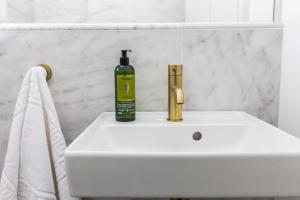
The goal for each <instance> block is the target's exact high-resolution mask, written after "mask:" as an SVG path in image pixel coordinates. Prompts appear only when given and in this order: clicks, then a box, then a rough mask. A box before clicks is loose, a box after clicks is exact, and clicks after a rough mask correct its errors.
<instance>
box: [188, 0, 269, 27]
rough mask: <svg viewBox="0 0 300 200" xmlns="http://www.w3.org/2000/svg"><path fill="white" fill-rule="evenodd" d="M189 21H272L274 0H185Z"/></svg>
mask: <svg viewBox="0 0 300 200" xmlns="http://www.w3.org/2000/svg"><path fill="white" fill-rule="evenodd" d="M185 1H186V6H185V14H186V21H187V22H203V21H204V22H216V21H217V22H220V21H221V22H222V21H229V22H233V21H250V22H257V21H258V22H261V21H262V22H272V21H273V6H274V0H185Z"/></svg>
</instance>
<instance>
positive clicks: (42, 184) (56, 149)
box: [0, 67, 74, 200]
mask: <svg viewBox="0 0 300 200" xmlns="http://www.w3.org/2000/svg"><path fill="white" fill-rule="evenodd" d="M45 76H46V71H45V70H44V69H43V68H42V67H33V68H31V69H30V70H29V71H28V72H27V74H26V75H25V78H24V80H23V83H22V86H21V90H20V92H19V95H18V99H17V104H16V107H15V112H14V116H13V121H12V126H11V130H10V136H9V142H8V147H7V153H6V157H5V163H4V168H3V172H2V177H1V182H0V200H71V199H72V200H74V198H72V197H71V196H70V194H69V191H68V187H67V180H66V172H65V166H64V150H65V148H66V143H65V140H64V137H63V134H62V131H61V128H60V125H59V121H58V117H57V113H56V110H55V107H54V104H53V101H52V97H51V94H50V91H49V88H48V85H47V82H46V79H45Z"/></svg>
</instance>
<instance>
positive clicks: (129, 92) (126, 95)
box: [117, 75, 135, 101]
mask: <svg viewBox="0 0 300 200" xmlns="http://www.w3.org/2000/svg"><path fill="white" fill-rule="evenodd" d="M134 89H135V88H134V75H117V101H134V100H135V92H134Z"/></svg>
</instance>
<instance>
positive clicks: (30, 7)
mask: <svg viewBox="0 0 300 200" xmlns="http://www.w3.org/2000/svg"><path fill="white" fill-rule="evenodd" d="M6 18H7V20H8V21H9V22H17V23H21V22H34V21H35V17H34V0H8V1H7V17H6Z"/></svg>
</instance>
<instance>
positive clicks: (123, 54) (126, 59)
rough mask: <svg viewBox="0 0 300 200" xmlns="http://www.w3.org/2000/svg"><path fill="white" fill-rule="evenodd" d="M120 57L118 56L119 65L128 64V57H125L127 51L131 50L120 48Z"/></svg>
mask: <svg viewBox="0 0 300 200" xmlns="http://www.w3.org/2000/svg"><path fill="white" fill-rule="evenodd" d="M121 52H122V57H120V64H121V65H129V58H128V57H127V52H131V50H128V49H126V50H121Z"/></svg>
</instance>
